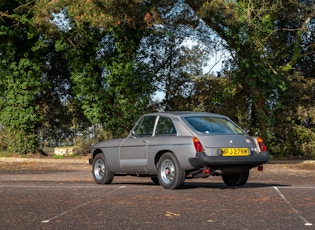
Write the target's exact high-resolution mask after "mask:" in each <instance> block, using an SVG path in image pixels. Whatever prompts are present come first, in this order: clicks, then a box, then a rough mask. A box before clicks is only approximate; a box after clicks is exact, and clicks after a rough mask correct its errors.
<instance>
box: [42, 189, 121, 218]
mask: <svg viewBox="0 0 315 230" xmlns="http://www.w3.org/2000/svg"><path fill="white" fill-rule="evenodd" d="M122 188H125V186H119V187H117V188H116V189H113V190H111V191H109V192H107V193H105V194H104V196H108V195H110V194H111V193H113V192H115V191H117V190H119V189H122ZM89 203H90V201H88V202H85V203H83V204H81V205H78V206H76V207H74V208H72V209H69V210H67V211H65V212H63V213H60V214H58V215H56V216H53V217H51V218H49V219H47V220H42V221H41V222H42V223H49V222H50V221H52V220H54V219H56V218H58V217H60V216H64V215H66V214H68V213H70V212H72V211H74V210H76V209H79V208H81V207H83V206H85V205H87V204H89Z"/></svg>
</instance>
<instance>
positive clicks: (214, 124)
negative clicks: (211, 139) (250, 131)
mask: <svg viewBox="0 0 315 230" xmlns="http://www.w3.org/2000/svg"><path fill="white" fill-rule="evenodd" d="M184 120H185V121H186V122H187V123H188V124H189V125H190V126H191V127H192V128H193V129H194V130H196V131H198V132H201V133H205V134H213V135H218V134H227V135H229V134H244V132H243V130H242V129H241V128H239V127H238V126H236V125H235V124H234V123H232V122H231V121H230V120H228V119H225V118H221V117H210V116H191V117H184Z"/></svg>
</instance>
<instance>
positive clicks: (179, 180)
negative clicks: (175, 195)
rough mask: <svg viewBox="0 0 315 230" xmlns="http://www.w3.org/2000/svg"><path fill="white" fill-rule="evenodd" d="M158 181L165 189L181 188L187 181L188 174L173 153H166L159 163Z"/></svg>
mask: <svg viewBox="0 0 315 230" xmlns="http://www.w3.org/2000/svg"><path fill="white" fill-rule="evenodd" d="M157 167H158V175H157V176H158V180H159V183H160V185H162V187H163V188H165V189H176V188H179V187H180V186H181V185H182V184H183V183H184V181H185V177H186V173H185V171H184V170H183V169H182V168H181V166H180V164H179V162H178V160H177V158H176V157H175V156H174V155H173V154H172V153H165V154H164V155H163V156H162V157H161V159H160V160H159V162H158V165H157Z"/></svg>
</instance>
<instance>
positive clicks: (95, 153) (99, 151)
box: [92, 149, 104, 159]
mask: <svg viewBox="0 0 315 230" xmlns="http://www.w3.org/2000/svg"><path fill="white" fill-rule="evenodd" d="M100 153H101V154H104V153H103V151H102V150H101V149H95V150H94V151H93V152H92V159H94V158H95V156H96V155H97V154H100Z"/></svg>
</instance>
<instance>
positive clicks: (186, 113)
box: [145, 111, 226, 117]
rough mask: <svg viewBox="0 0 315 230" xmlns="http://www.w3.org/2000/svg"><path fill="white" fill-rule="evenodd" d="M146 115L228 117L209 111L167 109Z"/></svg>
mask: <svg viewBox="0 0 315 230" xmlns="http://www.w3.org/2000/svg"><path fill="white" fill-rule="evenodd" d="M145 115H146V116H169V117H185V116H205V115H206V116H214V117H226V116H224V115H221V114H217V113H209V112H193V111H166V112H156V113H149V114H145Z"/></svg>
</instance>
